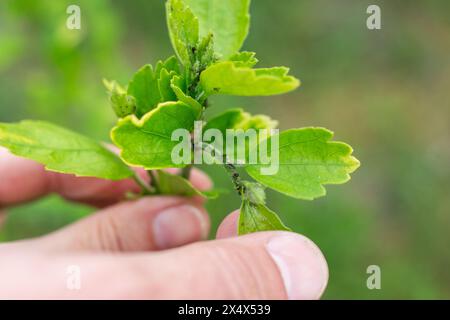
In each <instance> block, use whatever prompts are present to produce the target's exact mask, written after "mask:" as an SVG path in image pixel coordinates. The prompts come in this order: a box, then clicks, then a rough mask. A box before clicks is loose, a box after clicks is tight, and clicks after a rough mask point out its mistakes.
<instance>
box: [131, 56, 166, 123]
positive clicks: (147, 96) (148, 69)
mask: <svg viewBox="0 0 450 320" xmlns="http://www.w3.org/2000/svg"><path fill="white" fill-rule="evenodd" d="M158 78H159V75H158V74H156V73H155V72H153V67H152V66H151V65H149V64H147V65H145V66H143V67H142V68H141V69H139V71H138V72H137V73H136V74H135V75H134V77H133V79H132V80H131V82H130V84H129V85H128V94H129V95H131V96H133V97H134V98H135V99H136V116H137V117H139V118H140V117H142V116H143V115H144V114H146V113H147V112H149V111H151V110H153V109H154V108H155V107H156V106H157V105H158V103H159V102H161V95H160V92H159V86H158Z"/></svg>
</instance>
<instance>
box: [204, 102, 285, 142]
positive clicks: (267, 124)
mask: <svg viewBox="0 0 450 320" xmlns="http://www.w3.org/2000/svg"><path fill="white" fill-rule="evenodd" d="M277 125H278V121H276V120H273V119H271V118H270V117H269V116H266V115H262V114H258V115H251V114H250V113H248V112H245V111H244V110H243V109H240V108H236V109H229V110H227V111H225V112H223V113H221V114H219V115H217V116H215V117H213V118H212V119H210V120H209V121H208V122H207V123H206V125H205V126H204V131H206V130H208V129H218V130H220V131H221V132H222V134H224V135H225V133H226V130H227V129H242V130H248V129H255V130H259V129H274V128H276V127H277Z"/></svg>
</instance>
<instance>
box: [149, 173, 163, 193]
mask: <svg viewBox="0 0 450 320" xmlns="http://www.w3.org/2000/svg"><path fill="white" fill-rule="evenodd" d="M147 172H148V175H149V177H150V184H151V186H152V187H153V188H154V189H155V193H157V194H158V193H160V192H161V190H160V188H159V184H158V179H157V178H156V175H155V173H154V172H153V171H151V170H149V171H147Z"/></svg>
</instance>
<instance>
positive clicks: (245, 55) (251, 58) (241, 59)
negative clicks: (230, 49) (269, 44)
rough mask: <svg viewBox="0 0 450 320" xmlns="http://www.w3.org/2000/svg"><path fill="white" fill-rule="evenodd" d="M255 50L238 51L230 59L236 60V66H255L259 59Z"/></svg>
mask: <svg viewBox="0 0 450 320" xmlns="http://www.w3.org/2000/svg"><path fill="white" fill-rule="evenodd" d="M255 56H256V53H254V52H248V51H243V52H238V53H236V54H234V55H232V56H231V57H230V59H229V60H230V61H233V62H234V65H235V66H236V67H247V68H253V67H254V66H255V65H256V64H257V63H258V62H259V61H258V59H256V57H255Z"/></svg>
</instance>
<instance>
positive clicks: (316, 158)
mask: <svg viewBox="0 0 450 320" xmlns="http://www.w3.org/2000/svg"><path fill="white" fill-rule="evenodd" d="M274 137H276V136H272V137H269V138H268V139H267V142H268V150H269V151H270V150H271V143H272V139H273V138H274ZM278 137H279V170H278V172H277V173H276V174H274V175H263V174H262V173H261V168H264V167H266V166H265V165H262V164H248V165H246V167H245V168H246V171H247V173H248V174H249V175H250V176H252V177H253V178H254V179H255V180H257V181H258V182H260V183H262V184H263V185H265V186H267V187H270V188H272V189H274V190H277V191H279V192H282V193H284V194H287V195H289V196H291V197H295V198H299V199H305V200H312V199H315V198H318V197H321V196H324V195H325V193H326V191H325V188H324V186H323V185H326V184H342V183H345V182H347V181H348V180H350V173H352V172H354V171H355V170H356V169H357V168H358V167H359V165H360V164H359V161H358V160H357V159H356V158H354V157H353V156H352V155H351V154H352V152H353V150H352V148H351V147H350V146H349V145H347V144H345V143H342V142H334V141H330V139H331V138H332V137H333V133H332V132H331V131H329V130H326V129H323V128H303V129H292V130H288V131H285V132H282V133H281V134H279V135H278ZM269 154H270V152H269ZM270 156H271V155H270ZM272 159H273V157H272Z"/></svg>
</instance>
